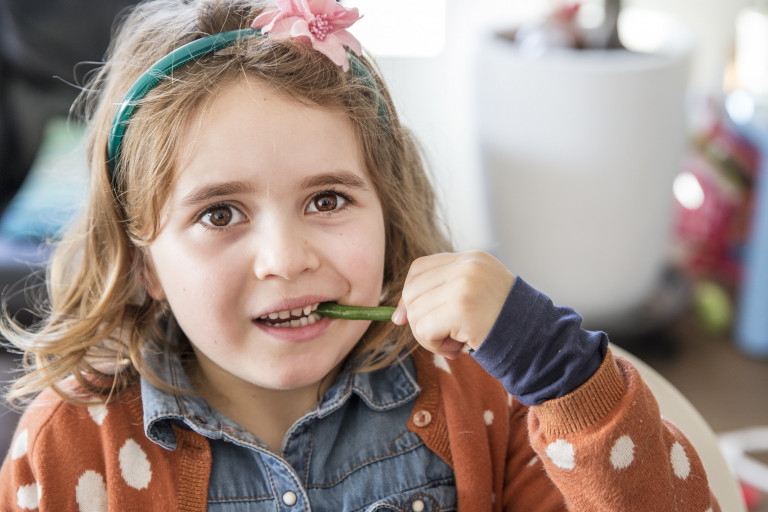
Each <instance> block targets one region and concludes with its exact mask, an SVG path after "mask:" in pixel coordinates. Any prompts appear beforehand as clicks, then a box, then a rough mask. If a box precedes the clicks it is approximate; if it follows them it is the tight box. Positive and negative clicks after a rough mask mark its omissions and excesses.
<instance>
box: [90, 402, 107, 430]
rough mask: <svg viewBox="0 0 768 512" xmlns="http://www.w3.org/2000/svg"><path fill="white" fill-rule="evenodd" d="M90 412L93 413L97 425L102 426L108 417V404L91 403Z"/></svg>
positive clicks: (92, 416)
mask: <svg viewBox="0 0 768 512" xmlns="http://www.w3.org/2000/svg"><path fill="white" fill-rule="evenodd" d="M88 414H90V415H91V418H92V419H93V421H95V422H96V424H97V425H99V426H101V424H102V423H104V418H106V417H107V406H106V405H103V404H97V405H90V406H88Z"/></svg>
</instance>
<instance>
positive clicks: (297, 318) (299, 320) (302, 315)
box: [259, 304, 320, 327]
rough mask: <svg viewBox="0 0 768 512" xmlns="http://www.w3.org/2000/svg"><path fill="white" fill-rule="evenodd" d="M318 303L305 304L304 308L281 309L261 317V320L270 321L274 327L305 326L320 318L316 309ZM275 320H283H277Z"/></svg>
mask: <svg viewBox="0 0 768 512" xmlns="http://www.w3.org/2000/svg"><path fill="white" fill-rule="evenodd" d="M317 306H318V305H317V304H312V305H310V306H304V307H303V308H297V309H292V310H290V311H279V312H275V313H269V314H268V315H264V316H262V317H260V318H259V319H260V320H264V321H267V320H269V321H270V324H271V325H272V327H305V326H307V325H312V324H314V323H315V322H317V321H318V320H320V316H319V315H318V314H316V313H314V311H315V310H316V309H317ZM275 320H283V321H278V322H275Z"/></svg>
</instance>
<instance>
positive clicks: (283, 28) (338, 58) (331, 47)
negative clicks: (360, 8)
mask: <svg viewBox="0 0 768 512" xmlns="http://www.w3.org/2000/svg"><path fill="white" fill-rule="evenodd" d="M360 17H361V16H360V15H358V13H357V8H353V9H346V8H345V7H344V6H342V5H341V4H339V3H337V2H336V0H277V7H276V8H275V9H272V10H269V11H266V12H263V13H261V14H259V15H258V16H257V17H256V19H255V20H253V24H252V25H251V26H252V27H253V28H257V29H261V31H262V32H264V33H269V34H270V35H271V36H273V37H278V38H287V37H295V38H301V39H307V40H309V41H310V42H311V43H312V48H314V49H315V50H317V51H319V52H321V53H323V54H325V55H327V56H328V58H329V59H331V60H332V61H333V62H334V63H335V64H337V65H339V66H341V67H342V69H343V70H344V71H347V70H348V69H349V60H348V59H347V52H346V51H345V49H344V48H345V47H346V48H349V50H350V51H351V52H353V53H355V54H357V55H360V54H362V52H363V49H362V47H361V46H360V42H359V41H358V40H357V39H355V36H353V35H352V34H350V33H349V32H347V30H346V29H347V27H349V26H351V25H352V24H353V23H354V22H356V21H357V20H359V19H360Z"/></svg>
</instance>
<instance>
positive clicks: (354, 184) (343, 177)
mask: <svg viewBox="0 0 768 512" xmlns="http://www.w3.org/2000/svg"><path fill="white" fill-rule="evenodd" d="M333 185H343V186H346V187H349V188H357V189H363V190H365V189H367V188H368V184H367V183H366V181H365V180H364V179H363V178H362V177H361V176H358V175H357V174H355V173H353V172H350V171H337V172H330V173H325V174H317V175H315V176H308V177H306V178H304V179H303V180H301V183H300V184H299V187H301V188H302V189H307V188H315V187H328V186H333Z"/></svg>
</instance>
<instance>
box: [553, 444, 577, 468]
mask: <svg viewBox="0 0 768 512" xmlns="http://www.w3.org/2000/svg"><path fill="white" fill-rule="evenodd" d="M546 453H547V457H549V460H551V461H552V463H553V464H554V465H555V466H557V467H559V468H561V469H573V468H574V467H575V466H576V458H575V453H574V449H573V445H572V444H571V443H569V442H568V441H566V440H565V439H558V440H557V441H555V442H554V443H550V444H549V446H547V450H546Z"/></svg>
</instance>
